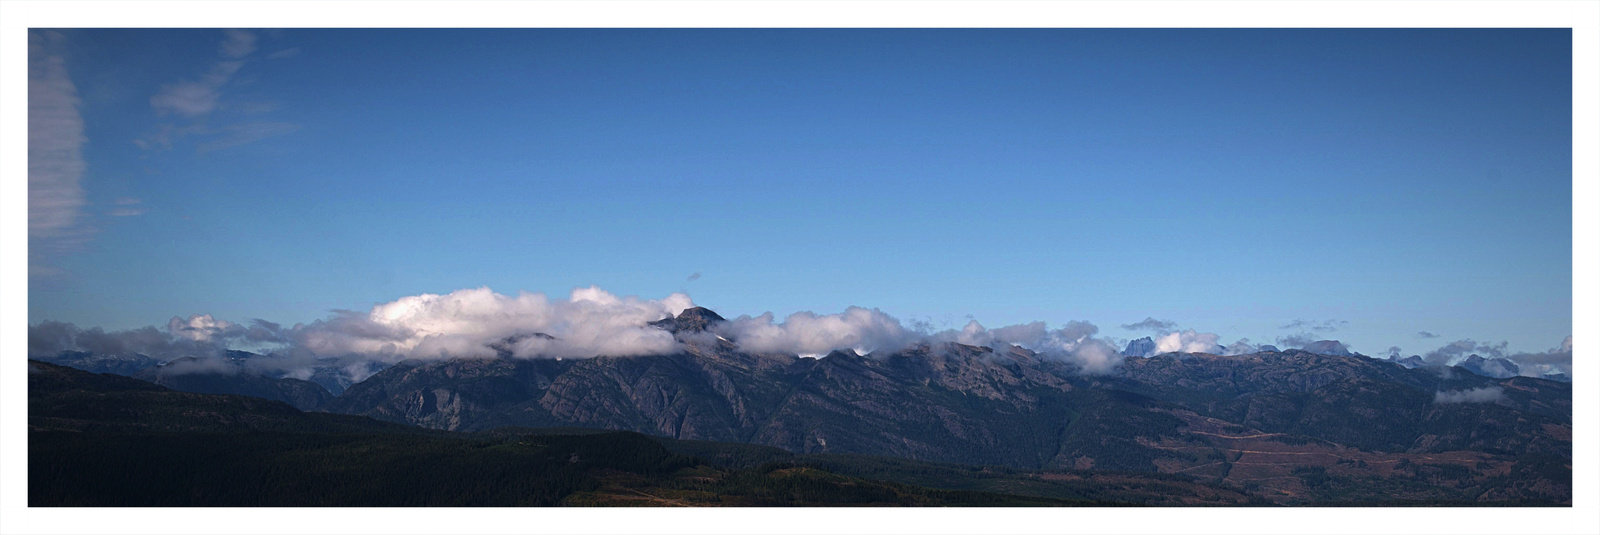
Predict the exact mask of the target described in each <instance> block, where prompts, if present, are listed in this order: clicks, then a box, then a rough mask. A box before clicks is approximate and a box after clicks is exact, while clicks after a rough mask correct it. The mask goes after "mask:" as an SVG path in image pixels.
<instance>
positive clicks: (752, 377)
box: [74, 308, 1572, 504]
mask: <svg viewBox="0 0 1600 535" xmlns="http://www.w3.org/2000/svg"><path fill="white" fill-rule="evenodd" d="M721 321H724V320H723V319H722V318H721V317H720V316H718V315H717V314H716V313H715V312H712V311H710V310H706V309H703V308H690V309H688V310H685V311H683V312H682V313H680V314H678V315H676V316H673V317H669V318H666V319H663V320H661V321H658V322H655V323H653V324H652V325H654V326H656V327H658V328H661V329H664V330H667V331H670V332H672V333H673V334H674V336H675V337H676V338H677V339H678V341H679V342H680V343H681V347H682V351H679V352H675V353H672V354H663V355H646V356H632V357H595V358H588V359H521V358H513V357H511V356H510V355H509V352H505V353H507V354H502V355H500V356H498V357H494V358H480V359H448V360H427V361H424V360H413V361H402V362H399V363H397V364H395V365H393V366H391V367H389V368H387V369H384V370H381V371H379V372H377V373H375V374H373V375H372V376H371V377H368V378H366V379H365V380H363V381H360V382H357V383H354V384H350V385H349V386H348V388H346V389H344V390H343V391H342V392H340V393H339V394H338V395H337V396H335V395H333V393H332V392H329V391H327V390H321V388H322V387H321V386H319V385H317V384H315V383H311V382H309V381H301V380H298V379H292V378H283V377H278V378H272V377H263V376H260V375H252V374H251V373H249V372H248V369H247V368H246V367H239V368H238V369H231V370H221V371H217V370H213V371H206V372H201V373H194V374H173V373H163V369H166V368H170V367H171V366H174V365H178V366H181V365H182V363H177V364H173V363H169V364H167V366H166V367H154V368H147V369H144V370H141V371H138V372H134V374H133V375H134V376H135V377H140V378H143V379H148V380H150V381H153V382H156V383H159V384H162V385H165V386H167V387H171V388H174V389H178V390H189V391H195V392H207V393H215V394H243V395H250V396H256V397H261V398H267V399H275V400H280V401H284V402H287V403H289V404H290V405H293V406H294V407H298V408H300V409H313V408H314V409H315V410H317V411H320V412H328V413H339V414H349V415H358V416H365V417H370V418H373V419H376V420H380V421H387V422H393V423H397V424H405V425H412V426H418V427H421V428H428V429H437V430H441V431H448V432H458V433H460V432H468V433H471V432H492V431H493V430H495V429H504V428H554V427H581V428H594V429H608V430H620V431H631V432H637V433H643V434H646V435H651V436H657V437H665V438H670V439H676V440H686V441H713V442H719V443H742V444H751V445H759V446H767V447H772V448H776V449H777V451H783V452H788V453H790V454H796V455H838V454H844V455H872V456H888V457H895V458H902V459H908V460H912V461H917V462H929V463H954V464H960V465H985V466H994V467H1003V468H1005V469H1012V470H1057V471H1059V470H1088V471H1094V472H1096V473H1132V474H1149V475H1152V476H1153V475H1168V476H1175V477H1182V478H1185V479H1187V480H1192V481H1195V482H1198V483H1204V484H1214V485H1221V486H1223V487H1225V488H1234V489H1241V490H1242V491H1243V492H1245V493H1247V494H1249V495H1252V496H1254V497H1256V498H1259V499H1265V500H1271V501H1273V502H1276V503H1286V504H1320V503H1379V502H1383V503H1390V502H1396V501H1400V502H1406V503H1411V502H1416V503H1455V502H1495V503H1541V504H1561V503H1570V500H1571V457H1572V452H1571V448H1572V446H1571V429H1572V421H1571V385H1570V384H1569V383H1562V382H1557V381H1550V380H1545V379H1538V378H1530V377H1517V376H1508V377H1490V376H1485V375H1480V374H1478V373H1473V371H1475V370H1471V369H1463V368H1438V367H1416V368H1408V367H1407V366H1404V365H1402V364H1400V363H1396V362H1390V361H1386V360H1380V359H1372V358H1368V357H1364V356H1360V355H1353V354H1349V353H1348V352H1347V351H1342V350H1343V346H1342V345H1334V346H1329V347H1328V348H1325V349H1328V350H1330V352H1332V353H1341V352H1342V353H1344V354H1324V353H1318V352H1311V351H1303V350H1288V351H1264V352H1259V353H1254V354H1246V355H1233V356H1222V355H1214V354H1206V353H1194V354H1188V353H1167V354H1162V355H1156V356H1152V357H1148V358H1128V359H1126V360H1124V361H1123V363H1122V364H1121V365H1120V366H1119V367H1118V368H1117V369H1116V370H1115V371H1114V372H1113V373H1110V374H1103V375H1085V374H1082V373H1081V370H1079V369H1078V368H1076V367H1075V366H1072V365H1070V364H1068V363H1065V362H1062V361H1059V360H1056V359H1053V358H1051V357H1049V356H1048V355H1045V354H1040V353H1036V352H1033V351H1030V350H1027V349H1024V348H1021V347H1017V346H1010V347H1000V348H995V347H983V346H972V345H963V344H959V343H953V342H951V343H936V344H922V345H916V346H912V347H908V348H904V349H900V350H896V351H878V352H873V353H871V354H869V355H861V354H857V353H856V352H854V351H851V350H848V349H846V350H837V351H834V352H832V353H829V354H827V355H826V356H823V357H821V358H808V357H802V356H797V355H786V354H763V353H751V352H745V351H742V350H740V348H739V346H738V345H737V344H736V343H735V342H734V341H730V340H727V339H724V338H722V337H720V336H715V335H712V334H711V332H710V330H709V328H710V327H711V326H714V325H716V324H717V323H718V322H721ZM524 336H540V335H539V334H530V335H524ZM543 336H548V335H543ZM515 342H516V340H507V341H505V342H504V345H505V346H507V347H509V346H510V345H512V344H514V343H515ZM1335 344H1336V343H1335ZM1130 345H1131V344H1130ZM1141 345H1143V344H1141ZM1130 349H1135V348H1133V347H1130ZM1139 349H1143V348H1139ZM1335 350H1337V351H1335ZM74 358H82V357H81V356H80V357H74ZM1482 367H1483V366H1482V365H1480V366H1479V368H1480V369H1481V368H1482ZM186 376H188V377H189V378H186ZM317 390H321V394H318V393H317Z"/></svg>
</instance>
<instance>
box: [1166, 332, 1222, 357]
mask: <svg viewBox="0 0 1600 535" xmlns="http://www.w3.org/2000/svg"><path fill="white" fill-rule="evenodd" d="M1219 338H1221V337H1220V336H1218V335H1216V334H1212V333H1201V332H1195V331H1194V330H1193V329H1189V330H1185V331H1178V332H1171V333H1167V334H1165V335H1162V336H1161V337H1160V338H1157V339H1156V353H1173V352H1178V353H1211V352H1213V351H1216V349H1217V339H1219Z"/></svg>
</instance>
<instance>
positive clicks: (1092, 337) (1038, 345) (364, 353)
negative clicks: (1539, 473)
mask: <svg viewBox="0 0 1600 535" xmlns="http://www.w3.org/2000/svg"><path fill="white" fill-rule="evenodd" d="M693 306H694V303H693V301H692V300H691V299H690V298H689V296H688V295H686V294H683V293H674V294H671V295H668V296H667V297H665V298H661V299H642V298H639V297H634V296H626V297H619V296H616V295H613V294H611V293H609V292H606V291H605V290H602V289H600V288H598V287H588V288H578V289H575V290H573V291H572V292H571V293H570V294H569V295H568V296H567V297H566V298H551V297H548V296H546V295H544V294H541V293H528V292H520V293H518V294H516V295H505V294H499V293H496V292H494V291H492V290H490V289H489V288H474V289H465V290H458V291H455V292H450V293H447V294H421V295H414V296H407V297H402V298H399V299H396V300H394V301H391V302H387V303H381V304H378V305H375V306H373V307H372V308H371V309H369V310H366V311H350V310H340V311H334V312H333V313H332V314H330V315H329V316H328V317H326V318H324V319H321V320H317V321H313V322H310V323H300V324H295V325H293V326H288V327H286V326H283V325H281V324H278V323H273V322H271V321H267V320H264V319H252V320H248V321H244V322H234V321H229V320H225V319H221V318H215V317H213V316H211V315H209V314H195V315H190V316H187V317H173V318H171V319H170V320H168V321H167V323H166V325H165V326H163V327H155V326H150V327H141V328H137V329H129V330H124V331H112V332H108V331H104V330H102V329H100V328H98V327H94V328H88V329H84V328H79V327H77V326H76V325H72V324H70V323H62V322H54V321H44V322H41V323H39V324H37V325H33V326H31V327H29V339H28V352H29V355H30V356H36V357H46V358H48V357H52V356H55V355H57V354H60V353H61V352H62V351H68V350H72V351H85V352H90V353H95V354H101V355H135V354H139V355H145V356H148V357H151V358H154V359H158V360H161V361H174V360H177V359H182V358H185V357H192V358H197V359H208V358H213V359H223V358H226V357H229V354H228V353H227V351H228V350H246V351H251V352H255V353H260V354H266V355H269V356H268V357H263V358H251V359H246V360H248V361H249V362H246V363H242V364H240V363H237V362H235V363H234V364H235V365H240V366H245V367H247V368H251V369H254V370H256V371H270V372H273V373H277V374H279V375H282V376H289V377H297V378H303V377H309V376H312V375H315V374H323V375H326V374H328V373H335V374H337V375H341V376H344V377H346V378H347V379H348V380H349V381H358V380H360V379H363V378H365V377H366V376H368V375H371V374H372V373H374V372H376V371H377V370H379V369H382V368H383V367H386V366H388V365H392V364H394V363H397V362H400V361H402V360H407V359H423V360H430V359H449V358H488V357H497V356H510V357H516V358H568V359H583V358H591V357H596V356H615V357H627V356H638V355H652V354H668V353H674V352H678V351H681V350H683V349H684V347H683V346H682V342H680V341H679V340H678V339H677V338H675V337H674V336H673V334H672V333H671V332H669V331H667V330H664V329H662V328H659V327H656V326H653V325H651V323H652V322H656V321H659V320H662V319H665V318H669V317H673V316H676V315H678V314H680V313H682V312H683V311H684V310H686V309H688V308H690V307H693ZM1141 323H1152V324H1155V325H1160V326H1164V327H1175V326H1174V325H1172V322H1166V321H1161V320H1154V319H1150V318H1147V320H1146V321H1145V322H1141ZM1133 325H1138V324H1133ZM1124 327H1129V325H1124ZM711 330H712V333H713V334H716V335H717V336H720V337H722V338H724V339H727V340H730V341H732V342H733V343H735V344H737V345H738V346H739V347H740V348H741V349H742V350H744V351H748V352H755V353H781V354H790V355H805V356H814V357H820V356H823V355H826V354H827V353H829V352H831V351H834V350H839V349H850V350H854V351H856V352H857V353H859V354H870V353H879V352H893V351H898V350H901V349H905V348H908V347H912V346H914V345H919V344H930V343H942V342H958V343H962V344H967V345H973V346H987V347H991V348H994V349H1005V348H1009V347H1010V346H1013V345H1015V346H1020V347H1023V348H1026V349H1029V350H1031V351H1034V352H1036V353H1038V354H1039V355H1041V356H1043V357H1044V358H1047V359H1052V360H1055V361H1057V362H1062V363H1066V364H1070V365H1071V366H1072V367H1075V368H1076V369H1078V370H1079V371H1080V372H1082V373H1085V374H1104V373H1110V372H1112V371H1113V370H1114V369H1115V368H1116V367H1117V366H1118V365H1119V364H1121V363H1122V361H1123V358H1124V356H1123V355H1122V353H1121V352H1120V351H1119V350H1118V347H1117V344H1115V343H1114V342H1113V341H1112V340H1110V339H1108V338H1104V337H1101V336H1099V331H1100V329H1099V327H1097V326H1095V325H1094V324H1092V323H1089V322H1085V321H1069V322H1067V323H1066V324H1064V325H1062V326H1060V327H1059V328H1051V327H1050V326H1049V325H1047V324H1046V323H1045V322H1042V321H1038V322H1031V323H1020V324H1015V325H1007V326H1003V327H997V328H987V327H984V326H983V325H982V324H980V323H978V322H977V321H975V320H974V321H970V322H968V323H967V324H966V325H965V326H963V327H962V328H960V329H947V330H943V331H937V332H936V331H934V330H933V329H932V328H931V326H929V325H928V324H927V323H926V322H923V323H918V322H911V323H906V322H902V321H901V320H899V319H898V318H895V317H894V316H891V315H889V314H887V313H885V312H883V311H882V310H878V309H870V308H863V307H854V306H852V307H849V308H846V309H845V310H844V311H843V312H840V313H836V314H818V313H815V312H810V311H803V312H796V313H793V314H790V315H788V316H786V317H784V318H783V319H781V320H779V319H778V318H777V317H776V316H775V315H774V314H772V313H771V312H767V313H764V314H761V315H758V316H749V315H745V316H739V317H737V318H734V319H731V320H728V321H726V322H722V323H718V324H715V325H713V326H711ZM1219 340H1220V336H1219V335H1217V334H1215V333H1205V332H1199V331H1197V330H1194V329H1186V330H1171V331H1166V332H1162V333H1160V334H1159V335H1156V336H1153V337H1152V343H1153V345H1154V346H1155V350H1154V354H1161V353H1173V352H1179V353H1217V354H1223V355H1239V354H1247V353H1254V352H1257V351H1259V350H1261V349H1263V348H1268V346H1260V345H1257V344H1255V343H1253V342H1251V341H1250V340H1249V339H1239V340H1238V341H1236V342H1234V343H1232V344H1231V345H1228V346H1226V347H1224V346H1221V345H1219ZM1285 340H1286V338H1279V342H1280V343H1282V342H1284V341H1285ZM1289 341H1290V342H1295V344H1286V345H1290V347H1294V346H1295V345H1300V346H1304V345H1305V343H1310V341H1309V340H1307V341H1302V340H1289ZM1300 342H1305V343H1300ZM1272 349H1275V348H1272ZM1571 350H1572V342H1571V337H1568V338H1567V339H1566V340H1564V341H1563V342H1562V343H1561V344H1560V345H1559V346H1558V347H1556V348H1553V349H1551V350H1549V351H1546V352H1543V353H1532V354H1529V353H1521V354H1514V355H1512V354H1508V351H1507V350H1506V344H1505V343H1504V342H1501V343H1498V344H1485V343H1479V342H1475V341H1472V340H1461V341H1457V342H1453V343H1451V344H1447V345H1446V346H1445V347H1442V348H1440V349H1438V350H1436V351H1433V352H1430V353H1429V354H1428V357H1427V359H1428V361H1429V362H1430V363H1433V364H1435V365H1448V364H1453V363H1455V362H1457V361H1459V360H1461V359H1465V358H1466V357H1467V355H1469V354H1482V355H1484V356H1486V357H1491V358H1498V357H1504V358H1507V359H1509V360H1511V361H1513V362H1515V363H1516V364H1517V365H1518V367H1519V369H1520V370H1521V371H1520V372H1518V373H1522V374H1523V375H1534V376H1544V375H1549V374H1555V373H1564V374H1568V375H1569V376H1570V373H1571ZM1389 353H1390V355H1398V354H1399V348H1398V347H1396V348H1391V349H1390V351H1389ZM1136 356H1144V355H1136ZM196 368H197V369H205V368H203V367H201V366H196ZM329 370H336V371H334V372H330V371H329ZM1452 395H1454V394H1452Z"/></svg>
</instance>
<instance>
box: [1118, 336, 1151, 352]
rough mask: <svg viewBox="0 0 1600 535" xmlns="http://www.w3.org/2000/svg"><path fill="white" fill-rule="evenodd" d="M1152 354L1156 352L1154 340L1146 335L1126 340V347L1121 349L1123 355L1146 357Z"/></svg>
mask: <svg viewBox="0 0 1600 535" xmlns="http://www.w3.org/2000/svg"><path fill="white" fill-rule="evenodd" d="M1154 354H1156V341H1155V340H1151V339H1150V337H1148V336H1146V337H1144V338H1140V339H1138V340H1134V341H1132V342H1128V347H1127V349H1123V350H1122V356H1124V357H1148V356H1151V355H1154Z"/></svg>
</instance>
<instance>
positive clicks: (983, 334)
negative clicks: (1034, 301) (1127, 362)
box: [928, 321, 1122, 375]
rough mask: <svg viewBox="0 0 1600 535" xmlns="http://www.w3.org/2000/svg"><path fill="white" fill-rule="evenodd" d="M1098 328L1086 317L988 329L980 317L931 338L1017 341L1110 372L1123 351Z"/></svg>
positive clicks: (992, 343) (998, 343) (999, 343)
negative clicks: (1051, 326) (1053, 325)
mask: <svg viewBox="0 0 1600 535" xmlns="http://www.w3.org/2000/svg"><path fill="white" fill-rule="evenodd" d="M1099 332H1100V328H1099V327H1097V326H1095V325H1094V324H1092V323H1089V322H1086V321H1069V322H1067V324H1066V325H1064V326H1062V327H1061V328H1060V329H1056V330H1053V331H1052V330H1050V329H1049V328H1048V327H1046V325H1045V322H1042V321H1035V322H1031V323H1021V324H1016V325H1007V326H1005V327H998V328H994V329H985V328H984V327H983V325H982V324H979V323H978V322H977V321H971V322H968V323H967V325H966V326H964V327H962V328H961V330H960V331H955V330H950V331H945V332H942V333H936V334H933V335H931V336H929V337H928V340H929V341H933V342H950V341H953V342H959V343H963V344H967V345H977V346H988V347H1000V348H1003V347H1007V346H1008V345H1017V346H1021V347H1024V348H1027V349H1029V350H1032V351H1035V352H1037V353H1039V354H1040V355H1043V356H1045V357H1047V358H1052V359H1056V360H1059V361H1063V362H1067V363H1070V364H1073V365H1076V366H1078V368H1079V370H1080V371H1082V372H1083V373H1085V374H1090V375H1096V374H1105V373H1110V372H1111V371H1112V370H1113V369H1115V368H1116V366H1117V365H1118V364H1121V363H1122V354H1121V353H1120V352H1118V351H1117V348H1116V346H1115V345H1114V344H1112V343H1111V342H1110V341H1107V340H1104V339H1101V338H1098V337H1095V335H1096V334H1098V333H1099Z"/></svg>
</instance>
